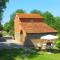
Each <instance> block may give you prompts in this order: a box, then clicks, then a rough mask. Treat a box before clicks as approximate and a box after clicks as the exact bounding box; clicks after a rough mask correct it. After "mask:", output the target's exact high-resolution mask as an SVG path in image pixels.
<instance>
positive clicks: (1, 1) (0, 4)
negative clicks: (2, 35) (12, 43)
mask: <svg viewBox="0 0 60 60" xmlns="http://www.w3.org/2000/svg"><path fill="white" fill-rule="evenodd" d="M8 1H9V0H0V26H1V27H2V25H1V20H2V15H3V12H4V9H5V8H6V3H7V2H8ZM0 30H1V28H0Z"/></svg>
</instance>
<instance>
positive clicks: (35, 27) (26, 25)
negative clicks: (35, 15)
mask: <svg viewBox="0 0 60 60" xmlns="http://www.w3.org/2000/svg"><path fill="white" fill-rule="evenodd" d="M22 28H23V29H24V30H25V31H26V32H27V33H49V32H57V31H56V30H55V29H53V28H52V27H50V26H48V25H47V24H46V23H43V22H23V23H22Z"/></svg>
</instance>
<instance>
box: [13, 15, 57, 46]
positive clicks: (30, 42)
mask: <svg viewBox="0 0 60 60" xmlns="http://www.w3.org/2000/svg"><path fill="white" fill-rule="evenodd" d="M14 30H15V40H16V41H18V42H20V45H22V46H26V47H33V46H36V44H38V43H39V44H40V45H41V44H44V43H47V42H48V41H47V40H43V39H40V37H41V36H44V35H47V34H52V35H56V33H57V31H56V30H55V29H54V28H52V27H50V26H48V25H47V24H46V23H44V18H43V17H42V16H40V15H38V14H16V17H15V20H14ZM51 42H52V43H54V41H51Z"/></svg>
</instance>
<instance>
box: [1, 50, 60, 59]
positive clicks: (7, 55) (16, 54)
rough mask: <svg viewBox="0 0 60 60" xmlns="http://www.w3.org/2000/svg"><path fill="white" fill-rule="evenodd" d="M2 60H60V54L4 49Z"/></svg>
mask: <svg viewBox="0 0 60 60" xmlns="http://www.w3.org/2000/svg"><path fill="white" fill-rule="evenodd" d="M0 60H60V53H58V52H57V53H52V54H47V52H32V51H29V52H27V53H25V52H24V50H23V49H2V50H0Z"/></svg>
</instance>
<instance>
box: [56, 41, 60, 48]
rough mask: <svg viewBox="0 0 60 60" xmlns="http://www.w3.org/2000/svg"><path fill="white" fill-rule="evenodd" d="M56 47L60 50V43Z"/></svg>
mask: <svg viewBox="0 0 60 60" xmlns="http://www.w3.org/2000/svg"><path fill="white" fill-rule="evenodd" d="M56 47H58V48H59V49H60V41H58V42H57V44H56Z"/></svg>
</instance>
